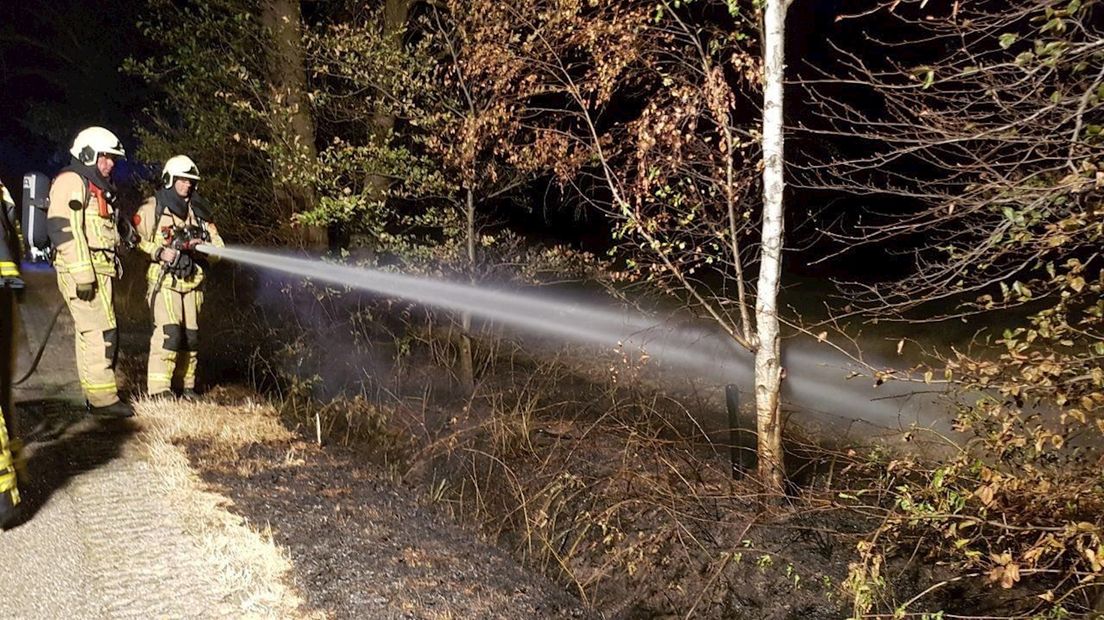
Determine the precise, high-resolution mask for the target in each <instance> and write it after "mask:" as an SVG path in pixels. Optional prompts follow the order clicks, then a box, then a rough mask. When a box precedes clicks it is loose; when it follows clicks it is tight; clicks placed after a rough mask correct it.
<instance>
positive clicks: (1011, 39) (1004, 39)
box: [1000, 32, 1020, 50]
mask: <svg viewBox="0 0 1104 620" xmlns="http://www.w3.org/2000/svg"><path fill="white" fill-rule="evenodd" d="M1019 38H1020V35H1018V34H1016V33H1014V32H1006V33H1004V34H1002V35H1001V36H1000V46H1001V49H1002V50H1006V49H1008V48H1010V47H1012V44H1013V43H1015V42H1016V39H1019Z"/></svg>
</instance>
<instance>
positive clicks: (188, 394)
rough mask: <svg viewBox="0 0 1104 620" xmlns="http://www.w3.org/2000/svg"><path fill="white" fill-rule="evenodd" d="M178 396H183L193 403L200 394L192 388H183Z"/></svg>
mask: <svg viewBox="0 0 1104 620" xmlns="http://www.w3.org/2000/svg"><path fill="white" fill-rule="evenodd" d="M180 398H183V399H184V400H186V401H188V402H192V403H194V402H196V401H197V400H199V399H200V398H201V396H200V395H199V392H196V391H195V390H193V389H192V388H184V391H183V392H181V393H180Z"/></svg>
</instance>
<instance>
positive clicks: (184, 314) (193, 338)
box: [146, 284, 203, 394]
mask: <svg viewBox="0 0 1104 620" xmlns="http://www.w3.org/2000/svg"><path fill="white" fill-rule="evenodd" d="M153 286H154V285H153V284H151V285H150V291H149V296H150V297H149V299H150V311H151V314H152V315H153V335H152V336H151V337H150V354H149V370H148V372H147V375H146V388H147V390H148V391H149V393H150V394H157V393H159V392H165V391H167V390H171V389H172V388H173V386H174V385H177V386H180V388H182V389H185V390H194V389H195V378H196V365H197V360H198V352H199V310H200V308H201V307H202V306H203V291H202V290H198V289H194V290H190V291H187V292H181V291H174V290H172V289H170V288H167V287H165V288H162V289H161V290H159V291H156V292H155V291H154V290H153Z"/></svg>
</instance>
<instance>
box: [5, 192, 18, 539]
mask: <svg viewBox="0 0 1104 620" xmlns="http://www.w3.org/2000/svg"><path fill="white" fill-rule="evenodd" d="M0 198H2V202H3V204H0V527H4V526H5V525H6V524H7V523H9V522H10V520H11V518H12V517H13V516H14V513H15V508H16V506H18V505H19V487H18V486H17V485H16V473H15V463H16V456H17V452H18V450H17V446H16V442H15V418H14V410H13V409H12V398H11V385H12V370H13V363H14V360H15V297H16V294H17V292H18V291H19V290H21V289H22V288H23V280H22V279H20V277H19V263H18V257H19V248H20V245H21V244H20V243H19V238H18V228H17V227H16V226H15V225H14V224H15V221H14V212H15V202H13V201H12V200H11V194H10V193H8V188H6V187H4V185H3V183H0Z"/></svg>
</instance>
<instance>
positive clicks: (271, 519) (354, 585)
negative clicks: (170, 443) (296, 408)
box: [185, 439, 591, 618]
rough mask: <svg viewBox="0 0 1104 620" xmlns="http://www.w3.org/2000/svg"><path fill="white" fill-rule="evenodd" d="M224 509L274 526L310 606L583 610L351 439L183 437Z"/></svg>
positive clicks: (542, 614) (571, 614)
mask: <svg viewBox="0 0 1104 620" xmlns="http://www.w3.org/2000/svg"><path fill="white" fill-rule="evenodd" d="M185 447H186V450H187V452H188V454H189V457H190V460H191V461H192V463H193V465H194V466H198V468H199V469H200V475H201V477H202V479H203V480H204V481H205V482H207V483H208V484H210V485H212V486H213V487H214V490H216V491H217V492H218V493H220V494H222V495H224V496H226V497H229V498H230V499H231V500H232V501H233V506H232V507H231V508H230V509H231V511H233V512H236V513H238V514H240V515H242V516H243V517H245V518H246V519H247V520H249V521H250V522H252V523H253V524H254V526H255V527H262V524H263V526H267V527H269V528H271V533H272V537H273V540H274V541H275V542H276V543H277V544H278V545H279V546H280V547H282V548H284V549H285V550H286V552H287V554H288V556H289V558H290V560H291V562H292V565H293V574H294V583H295V585H296V586H297V588H298V590H299V591H300V595H301V596H302V597H303V599H304V600H305V602H306V604H307V606H308V607H310V608H312V609H313V610H316V611H320V612H322V613H324V614H326V615H327V616H332V617H338V618H525V617H528V618H586V617H591V615H590V614H589V612H587V611H586V610H585V609H584V607H583V606H582V605H581V604H580V603H579V601H578V600H576V599H574V598H572V597H571V596H570V595H568V594H567V593H565V592H564V591H563V590H561V589H560V588H558V587H556V586H555V585H553V584H551V583H550V582H548V581H546V580H545V579H543V578H542V577H540V576H539V575H535V574H533V573H531V572H528V571H526V570H525V569H523V568H522V567H521V566H520V565H518V563H517V562H516V561H515V560H513V559H512V558H510V557H509V556H508V555H506V554H505V553H503V552H502V551H500V550H498V549H496V548H494V547H492V546H491V545H489V544H486V543H484V542H482V541H481V540H479V538H478V536H477V535H476V534H474V533H472V532H470V531H466V530H464V529H461V528H459V527H458V526H457V525H456V524H455V523H453V522H450V519H449V518H448V517H447V516H446V515H444V514H442V511H440V510H437V509H435V508H434V507H433V506H432V505H428V504H427V502H424V501H419V500H418V498H415V497H411V495H410V492H409V491H408V490H404V489H402V488H401V487H397V486H396V485H395V484H393V483H392V482H391V481H390V480H387V479H385V478H384V477H382V476H381V474H380V473H379V471H378V469H374V468H372V466H370V465H366V464H365V463H364V459H363V457H358V456H357V455H356V454H355V453H353V452H352V451H351V450H347V449H343V448H340V447H327V448H325V449H323V448H320V447H318V446H317V445H316V444H313V443H310V442H307V441H303V440H298V439H295V440H292V441H290V442H289V443H286V444H274V443H267V444H253V445H252V446H250V447H248V448H246V449H243V450H240V451H239V452H238V459H237V460H236V461H235V462H226V461H225V459H221V458H220V457H219V454H220V453H219V451H218V449H217V447H214V446H212V445H211V444H210V443H205V442H195V441H192V442H188V443H187V444H186V445H185Z"/></svg>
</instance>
